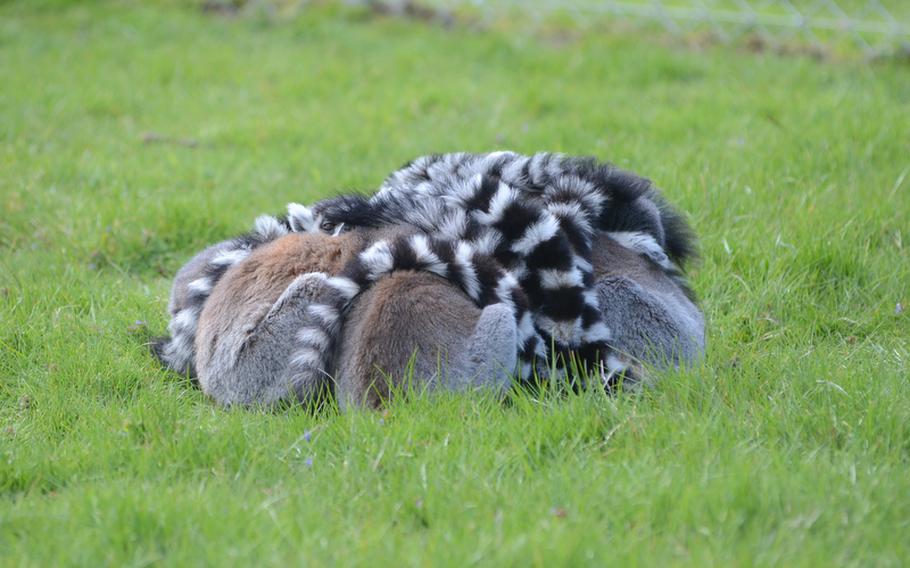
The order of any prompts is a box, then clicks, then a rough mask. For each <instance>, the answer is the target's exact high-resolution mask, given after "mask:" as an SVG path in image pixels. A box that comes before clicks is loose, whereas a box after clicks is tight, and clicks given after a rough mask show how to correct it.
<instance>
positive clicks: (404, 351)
mask: <svg viewBox="0 0 910 568" xmlns="http://www.w3.org/2000/svg"><path fill="white" fill-rule="evenodd" d="M358 233H359V232H358ZM393 236H394V235H393V234H392V233H385V234H382V233H380V234H373V235H372V237H373V238H389V237H393ZM364 240H365V238H364V236H363V235H362V234H357V233H355V234H349V235H345V237H343V238H331V237H328V236H325V235H288V236H285V237H282V238H279V239H277V240H275V241H274V242H272V243H270V244H268V245H266V246H263V247H260V248H259V249H257V250H256V251H255V252H253V253H251V254H250V255H249V256H248V257H246V258H245V259H244V260H243V261H241V262H239V263H238V264H237V266H236V267H235V268H233V269H232V270H231V271H230V272H229V273H227V274H225V276H224V278H222V279H221V280H220V281H219V282H218V283H217V284H216V285H215V287H214V289H213V290H212V295H211V297H210V299H209V300H208V301H207V302H206V305H205V307H204V309H203V311H202V313H201V314H200V317H199V325H198V333H197V335H196V338H195V344H196V347H197V351H196V367H197V371H198V379H199V384H200V386H201V388H202V390H203V391H204V392H205V393H206V394H207V395H209V396H211V397H212V398H213V399H214V400H216V401H217V402H219V403H222V404H243V405H252V404H271V403H274V402H276V401H278V400H283V399H291V400H297V401H300V402H308V401H310V400H311V399H313V398H314V397H315V396H316V393H318V392H319V391H321V390H322V389H326V388H330V387H334V394H335V396H336V398H337V400H338V402H339V404H340V405H341V406H342V408H345V407H348V406H351V405H357V404H367V405H369V406H377V405H378V404H379V403H380V402H381V401H382V400H384V399H385V398H386V397H387V396H388V395H389V393H390V389H391V388H392V387H393V386H394V385H395V384H396V382H395V381H396V380H397V379H398V378H400V377H403V376H406V375H408V374H411V375H412V376H413V379H414V380H415V381H418V384H417V386H420V385H421V384H422V383H421V382H420V381H422V380H426V379H429V380H430V386H431V387H434V388H445V389H456V390H458V389H464V388H487V389H492V390H494V391H495V392H499V393H501V392H503V391H504V390H505V389H507V388H508V387H509V385H510V374H509V372H508V371H509V370H510V369H514V368H515V364H516V350H515V345H516V336H517V329H516V325H515V319H514V315H513V313H512V311H511V309H510V308H509V307H508V306H505V305H503V304H493V305H490V306H488V307H486V308H484V309H483V310H480V309H478V308H477V307H476V306H475V305H474V302H473V301H471V300H470V299H469V298H467V297H466V296H465V295H464V294H463V293H462V292H460V291H459V290H458V288H457V287H455V286H454V285H453V284H451V283H450V282H447V281H446V280H444V279H442V278H438V277H436V276H435V275H432V274H428V273H423V272H412V271H401V272H397V273H395V274H393V275H391V276H389V277H387V278H383V279H382V280H380V281H379V282H377V283H376V284H375V285H374V286H373V287H371V288H369V289H367V290H366V291H364V292H363V293H362V294H360V295H359V296H358V297H357V298H355V299H354V300H353V302H352V306H351V308H350V309H349V310H348V311H347V312H346V314H345V316H344V323H343V325H342V338H341V340H340V341H339V342H338V343H337V347H336V348H335V349H334V361H333V363H332V364H331V365H329V366H327V367H326V369H325V370H326V371H327V373H329V374H331V375H332V376H333V377H334V378H335V380H334V382H331V383H330V382H329V380H328V378H327V377H326V376H324V375H321V374H320V375H306V377H307V378H308V380H309V381H310V382H306V381H303V380H301V379H302V378H303V377H302V376H300V375H297V374H294V373H292V372H291V371H292V368H291V367H290V366H289V361H290V359H291V356H292V353H293V352H294V351H295V350H296V349H297V348H298V347H299V342H298V340H297V336H298V332H299V331H300V330H301V329H304V328H305V327H306V326H307V325H309V320H308V316H307V310H308V309H309V308H310V307H312V306H314V305H318V304H323V303H324V302H325V296H326V294H329V295H331V294H334V290H333V289H331V288H327V287H326V285H325V284H326V279H325V276H324V275H323V273H329V274H335V273H338V272H340V271H341V270H342V268H343V267H344V266H345V265H346V264H347V263H349V262H350V260H351V259H352V258H353V257H354V256H356V255H357V254H358V252H359V251H361V250H362V249H363V243H364ZM623 242H627V239H625V240H623V239H620V240H617V239H616V238H615V237H611V236H609V235H607V234H605V233H599V234H598V235H597V237H596V239H595V247H594V252H595V254H594V275H595V289H596V291H597V294H598V298H599V300H600V307H601V311H602V312H603V314H604V317H605V318H606V320H607V321H608V323H610V324H614V327H615V328H616V329H617V335H616V337H615V339H614V348H615V349H616V350H617V351H620V352H622V353H624V354H627V355H628V356H630V357H632V358H635V359H640V360H643V361H645V362H646V363H649V364H652V365H655V366H658V367H664V366H668V365H678V364H680V363H691V362H693V361H695V360H696V359H697V358H699V357H700V356H701V354H702V353H703V350H704V320H703V317H702V315H701V313H700V312H699V310H698V308H697V307H696V306H695V304H694V303H693V302H692V301H691V300H690V299H689V298H688V296H687V295H686V293H685V292H684V291H683V290H682V289H681V288H680V287H679V286H678V285H677V284H676V282H674V280H673V279H671V278H669V277H668V276H667V275H666V274H665V273H664V271H663V270H661V269H660V267H659V265H658V264H657V262H656V261H655V260H654V259H653V258H652V256H651V255H649V254H648V253H647V251H642V250H634V249H631V248H628V247H627V245H626V244H621V243H623ZM225 244H229V243H221V244H220V245H216V246H213V247H209V248H208V249H206V250H205V251H203V252H202V253H200V254H199V255H197V256H196V257H194V259H193V260H191V261H190V262H189V263H187V265H186V266H184V268H183V269H181V271H180V272H179V274H178V277H177V278H176V279H175V281H174V291H173V293H172V298H171V309H172V313H179V311H180V310H182V309H183V308H184V307H185V306H186V302H187V301H188V300H189V298H188V295H187V294H186V293H185V290H186V284H187V283H188V282H192V281H194V280H197V279H198V278H200V277H202V276H203V273H204V272H205V266H206V265H207V263H208V262H210V261H211V260H213V259H214V258H216V257H217V256H218V255H219V254H221V251H222V248H223V246H224V245H225ZM658 260H659V259H658ZM620 322H621V323H622V325H615V324H618V323H620ZM313 381H315V382H313Z"/></svg>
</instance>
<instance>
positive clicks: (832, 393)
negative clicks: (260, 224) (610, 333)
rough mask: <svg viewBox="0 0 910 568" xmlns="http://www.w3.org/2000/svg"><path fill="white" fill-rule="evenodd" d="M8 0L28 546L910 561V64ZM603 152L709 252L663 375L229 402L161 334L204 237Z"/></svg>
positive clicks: (14, 345) (588, 560)
mask: <svg viewBox="0 0 910 568" xmlns="http://www.w3.org/2000/svg"><path fill="white" fill-rule="evenodd" d="M143 6H144V5H143V3H140V2H112V3H108V2H91V3H84V4H81V5H80V4H76V5H71V4H69V3H66V2H59V1H58V2H32V1H25V0H23V1H6V2H2V3H0V207H2V209H0V211H2V214H0V565H10V566H17V565H23V566H31V565H34V566H39V565H41V566H52V565H66V564H73V565H90V566H96V565H100V564H111V565H131V566H138V565H147V564H163V565H189V564H197V563H200V564H201V563H206V564H213V565H242V564H251V563H256V564H259V563H262V564H283V563H292V564H301V563H305V564H312V565H330V564H336V563H344V564H355V565H430V564H432V565H456V566H459V565H465V564H484V565H488V564H507V565H528V564H534V565H554V564H572V565H584V564H587V565H596V566H600V565H604V564H614V565H641V564H645V565H662V564H667V563H669V564H681V565H697V566H703V565H721V566H729V565H781V564H783V565H789V566H799V565H804V566H819V565H846V566H850V565H858V566H859V565H862V566H867V565H885V566H886V565H895V566H896V565H900V564H902V563H904V562H906V559H907V558H910V475H908V469H910V382H908V375H910V341H908V340H910V312H904V313H900V312H901V311H902V310H901V309H899V308H898V303H902V305H903V306H908V304H910V290H908V287H910V179H908V178H910V67H908V66H907V64H906V62H903V63H902V62H899V61H890V62H889V61H880V62H876V63H874V64H869V63H864V62H862V61H860V60H849V59H848V60H842V61H828V62H819V61H815V60H813V59H810V58H808V57H800V56H791V57H783V56H775V55H771V54H755V53H749V52H746V51H744V50H740V49H736V48H729V47H720V46H716V47H710V46H709V47H703V48H701V49H700V50H695V49H693V48H689V47H685V46H681V45H678V44H676V43H674V42H673V41H672V40H669V39H666V38H660V37H652V36H648V37H646V38H644V39H641V38H637V37H635V36H634V35H633V34H631V33H630V32H621V33H617V34H595V33H589V34H581V35H580V36H577V37H563V36H554V35H534V34H525V33H518V32H517V31H516V30H509V31H505V30H500V31H490V32H486V33H481V32H478V31H473V30H470V29H462V28H459V27H456V28H454V29H451V30H445V29H442V28H439V27H434V26H432V25H429V24H426V23H423V22H409V21H402V20H391V19H381V18H380V19H376V18H374V17H371V16H369V15H367V14H365V13H363V12H360V11H358V10H355V9H351V8H331V7H315V8H312V9H307V10H304V11H303V12H302V14H301V15H300V17H298V18H294V19H285V20H281V21H269V20H267V19H264V18H262V17H259V16H255V15H253V16H241V17H224V16H220V15H212V14H204V13H202V12H201V11H199V10H198V9H196V8H194V7H193V6H191V5H190V6H187V5H186V4H182V3H179V2H170V3H162V4H161V5H159V6H157V7H155V8H152V7H143ZM493 148H511V149H515V150H519V151H525V152H532V151H536V150H542V149H546V150H558V151H563V152H569V153H584V154H595V155H597V156H599V157H601V158H604V159H609V160H611V161H614V162H616V163H618V164H620V165H622V166H623V167H627V168H630V169H633V170H635V171H637V172H640V173H642V174H644V175H647V176H649V177H651V178H652V179H654V180H655V182H657V183H658V184H659V185H660V186H661V187H662V188H664V190H665V193H666V195H667V196H668V197H669V199H670V200H671V201H672V202H673V203H675V204H677V205H678V206H679V207H680V208H681V209H683V210H684V211H686V212H687V214H688V215H689V217H690V219H691V221H692V223H693V225H694V227H695V228H696V230H697V231H698V233H699V235H700V237H701V248H702V256H703V259H702V261H701V262H700V263H699V264H697V265H695V266H693V268H692V271H691V272H692V278H693V283H694V287H695V289H696V290H697V292H698V294H699V296H700V297H701V299H702V303H703V306H704V309H705V312H706V314H707V317H708V321H709V324H708V325H709V334H708V335H709V348H708V355H707V359H706V361H705V363H704V364H703V365H701V366H699V367H697V368H694V369H689V370H685V371H679V372H675V373H667V374H666V375H665V376H663V377H662V380H661V382H660V383H659V385H658V386H657V387H656V388H654V389H653V390H650V391H648V392H645V393H643V394H641V395H623V396H618V397H615V398H608V397H606V396H605V395H603V394H601V393H596V392H587V393H581V394H578V395H570V396H562V397H561V396H556V395H546V396H543V397H541V398H533V397H531V396H529V395H527V394H526V393H520V392H519V393H516V394H515V395H514V396H513V397H511V398H510V401H509V403H508V404H501V403H498V402H496V401H494V400H491V399H487V398H483V397H481V396H439V397H434V398H426V397H422V398H421V397H416V398H413V399H411V400H400V401H396V402H395V403H393V404H392V405H391V406H390V407H389V408H387V409H386V410H385V411H383V412H352V413H349V414H340V413H338V412H337V411H333V410H331V409H328V410H325V411H323V412H320V413H318V414H315V415H314V414H312V413H310V412H307V411H305V410H302V409H290V410H285V411H280V412H273V413H264V412H255V411H246V410H241V409H234V410H230V411H225V410H222V409H220V408H217V407H215V406H214V405H213V404H211V403H210V402H209V401H207V400H206V399H205V398H204V397H203V396H202V395H201V394H200V393H199V392H198V391H196V390H193V389H192V388H191V387H190V386H189V385H188V384H187V383H186V382H185V381H184V380H183V379H181V378H180V377H176V376H174V375H170V374H168V373H165V372H163V371H162V370H161V369H159V367H158V366H157V364H156V363H155V362H154V361H153V360H152V358H151V357H150V356H149V354H148V352H147V350H146V348H145V347H144V346H143V341H144V340H145V336H146V334H147V333H148V332H149V331H151V332H157V333H160V332H161V331H163V330H164V328H165V326H166V323H167V322H166V317H165V304H166V299H167V291H168V287H169V278H170V277H171V276H172V275H173V273H174V272H175V270H176V269H177V268H178V267H179V266H180V264H181V262H182V261H184V260H186V259H187V258H188V257H189V256H190V255H191V254H192V253H193V252H194V251H196V250H198V249H200V248H201V247H203V246H204V245H205V244H206V243H209V242H211V241H213V240H214V239H220V238H224V237H227V236H230V235H232V234H234V233H238V232H242V231H244V230H246V229H247V228H248V227H249V226H250V224H251V222H252V219H253V218H254V217H255V216H256V215H257V214H259V213H262V212H279V211H281V210H282V208H283V206H284V204H285V203H286V202H288V201H291V200H297V201H303V202H307V201H311V200H314V199H317V198H319V197H322V196H326V195H330V194H332V193H333V192H336V191H339V190H343V189H351V188H361V189H369V188H372V187H376V186H377V185H378V183H379V182H380V181H381V180H382V178H383V177H384V175H385V174H386V173H387V172H389V171H391V170H392V169H393V168H395V167H397V166H398V165H400V164H401V163H402V162H404V161H406V160H407V159H409V158H412V157H414V156H417V155H420V154H424V153H427V152H431V151H452V150H475V151H483V150H489V149H493Z"/></svg>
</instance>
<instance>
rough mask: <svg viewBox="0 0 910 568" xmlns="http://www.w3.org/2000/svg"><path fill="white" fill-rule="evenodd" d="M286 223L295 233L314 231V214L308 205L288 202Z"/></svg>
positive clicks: (315, 228)
mask: <svg viewBox="0 0 910 568" xmlns="http://www.w3.org/2000/svg"><path fill="white" fill-rule="evenodd" d="M288 223H289V224H290V225H291V230H292V231H294V232H295V233H310V232H316V230H317V229H318V227H316V216H315V215H313V211H312V210H311V209H310V208H309V207H305V206H303V205H301V204H299V203H288Z"/></svg>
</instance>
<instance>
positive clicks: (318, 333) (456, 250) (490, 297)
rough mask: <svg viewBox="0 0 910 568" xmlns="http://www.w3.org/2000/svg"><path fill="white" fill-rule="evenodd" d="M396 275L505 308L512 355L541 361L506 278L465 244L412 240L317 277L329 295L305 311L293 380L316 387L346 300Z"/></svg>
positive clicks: (377, 246) (366, 253) (382, 244)
mask: <svg viewBox="0 0 910 568" xmlns="http://www.w3.org/2000/svg"><path fill="white" fill-rule="evenodd" d="M396 270H419V271H425V272H430V273H432V274H436V275H438V276H440V277H442V278H445V279H447V280H449V281H450V282H452V283H453V284H455V285H457V286H458V287H459V288H460V289H461V290H463V291H464V292H465V294H467V296H468V297H469V298H471V300H473V301H474V302H475V303H476V304H477V306H478V307H481V308H484V307H486V306H489V305H492V304H502V305H503V306H506V307H508V308H509V310H510V311H511V313H512V317H514V318H515V322H516V326H517V328H518V334H517V345H516V349H517V351H518V353H519V355H520V357H521V358H522V360H523V361H533V360H534V358H535V357H537V356H541V357H543V356H544V355H545V350H544V348H545V345H544V343H543V342H542V341H541V338H540V336H539V335H538V333H537V331H536V330H535V328H534V325H533V322H532V319H531V313H530V312H529V311H528V303H527V299H526V297H525V295H524V292H523V291H522V290H521V287H520V286H519V284H518V281H517V280H516V279H515V277H514V276H513V275H512V274H511V273H510V272H508V271H506V270H504V269H503V268H502V267H501V266H500V265H499V264H498V263H497V262H496V261H495V260H494V259H493V258H492V257H490V256H489V255H485V254H482V253H479V252H478V251H477V249H476V248H475V247H474V246H473V245H472V244H470V243H468V242H465V241H444V240H437V239H432V238H430V237H427V236H426V235H423V234H415V235H409V236H401V237H398V238H396V239H393V240H382V241H378V242H375V243H372V244H371V245H370V246H369V247H367V248H366V249H364V250H363V251H362V252H361V253H360V254H359V255H358V256H357V257H356V258H354V259H353V260H352V261H351V262H350V263H349V264H348V265H347V266H346V267H345V268H344V270H342V272H341V274H339V275H338V276H332V277H330V276H327V275H323V277H324V279H325V285H326V288H327V289H328V290H329V293H328V295H327V296H326V300H325V301H324V302H322V303H317V304H311V305H310V306H309V308H308V310H307V314H306V320H305V321H306V323H305V324H304V326H303V327H302V328H301V329H300V331H299V332H298V334H297V341H298V347H297V349H296V350H295V351H294V353H293V354H292V355H291V358H290V361H289V365H290V367H291V371H292V374H293V375H295V376H296V377H297V379H295V380H300V381H307V382H309V381H316V380H319V379H320V375H321V374H324V373H326V372H327V369H329V367H330V366H331V364H332V357H333V355H334V351H335V346H336V345H337V342H338V338H339V336H340V332H341V326H342V322H343V319H344V314H345V312H346V310H347V309H348V307H349V306H350V304H351V302H352V300H353V299H354V298H355V297H356V296H357V295H358V294H359V293H360V292H361V291H363V290H364V289H365V288H366V287H368V286H369V285H370V284H372V283H373V282H375V281H377V280H378V279H380V278H382V277H383V276H385V275H387V274H389V273H391V272H393V271H396ZM527 370H528V371H529V370H530V369H527Z"/></svg>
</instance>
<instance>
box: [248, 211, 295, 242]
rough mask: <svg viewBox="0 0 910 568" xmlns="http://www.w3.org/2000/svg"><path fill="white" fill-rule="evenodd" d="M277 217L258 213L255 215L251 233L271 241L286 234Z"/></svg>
mask: <svg viewBox="0 0 910 568" xmlns="http://www.w3.org/2000/svg"><path fill="white" fill-rule="evenodd" d="M287 232H288V231H287V229H285V228H284V227H283V226H282V225H281V222H279V221H278V219H276V218H274V217H272V216H271V215H260V216H259V217H256V224H255V225H254V226H253V233H255V234H256V235H257V236H259V237H260V238H262V239H265V240H267V241H271V240H274V239H277V238H278V237H281V236H284V235H286V234H287Z"/></svg>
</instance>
